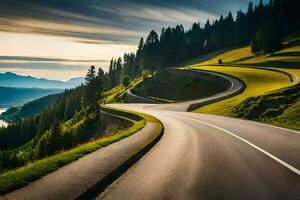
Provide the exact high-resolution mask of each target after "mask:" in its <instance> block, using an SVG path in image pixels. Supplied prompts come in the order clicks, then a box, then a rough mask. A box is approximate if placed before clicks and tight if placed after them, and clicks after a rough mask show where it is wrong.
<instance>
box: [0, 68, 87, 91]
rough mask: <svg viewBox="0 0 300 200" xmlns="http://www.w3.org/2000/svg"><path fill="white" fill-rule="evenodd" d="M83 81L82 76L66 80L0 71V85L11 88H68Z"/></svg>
mask: <svg viewBox="0 0 300 200" xmlns="http://www.w3.org/2000/svg"><path fill="white" fill-rule="evenodd" d="M83 83H84V78H83V77H74V78H71V79H69V80H68V81H65V82H64V81H59V80H50V79H46V78H36V77H33V76H22V75H18V74H15V73H12V72H5V73H0V86H2V87H12V88H41V89H70V88H74V87H76V86H79V85H81V84H83Z"/></svg>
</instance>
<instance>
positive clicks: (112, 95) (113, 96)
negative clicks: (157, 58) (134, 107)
mask: <svg viewBox="0 0 300 200" xmlns="http://www.w3.org/2000/svg"><path fill="white" fill-rule="evenodd" d="M142 80H143V79H142V78H138V79H136V80H133V81H131V82H130V84H129V86H128V88H133V87H135V86H136V85H137V84H139V83H140V82H141V81H142ZM126 90H127V88H126V87H124V86H123V85H118V86H116V87H114V88H113V89H111V90H109V91H107V92H105V93H104V94H103V101H104V102H103V103H107V104H108V103H115V102H123V100H124V98H125V93H126Z"/></svg>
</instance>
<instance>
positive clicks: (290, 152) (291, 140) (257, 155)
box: [97, 101, 300, 200]
mask: <svg viewBox="0 0 300 200" xmlns="http://www.w3.org/2000/svg"><path fill="white" fill-rule="evenodd" d="M198 102H199V101H198ZM189 103H190V102H189ZM189 103H178V104H160V105H157V104H135V103H132V104H111V105H110V106H113V107H116V108H121V109H128V110H134V111H138V112H144V113H147V114H150V115H153V116H154V117H156V118H158V119H159V120H160V121H161V122H162V123H163V124H164V127H165V134H164V135H163V137H162V138H161V140H160V142H159V143H158V144H157V145H156V146H155V147H154V148H153V149H152V150H151V151H150V152H149V153H147V154H146V155H145V156H144V157H143V158H142V159H141V160H140V161H139V162H138V163H137V164H136V165H135V166H134V167H132V168H131V169H130V170H129V171H128V172H127V173H126V174H124V175H123V176H121V177H120V178H119V179H117V180H116V181H115V182H114V183H113V184H112V185H111V186H110V187H108V188H107V189H106V191H104V192H103V193H102V194H101V195H100V196H98V198H97V199H130V200H131V199H133V200H135V199H149V200H150V199H158V200H159V199H230V200H234V199H249V200H250V199H251V200H252V199H289V200H293V199H295V200H296V199H300V170H299V169H300V156H299V155H300V132H298V131H293V130H288V129H284V128H279V127H274V126H270V125H265V124H261V123H257V122H253V121H247V120H241V119H234V118H228V117H222V116H214V115H207V114H196V113H188V112H185V111H186V109H187V105H188V104H189Z"/></svg>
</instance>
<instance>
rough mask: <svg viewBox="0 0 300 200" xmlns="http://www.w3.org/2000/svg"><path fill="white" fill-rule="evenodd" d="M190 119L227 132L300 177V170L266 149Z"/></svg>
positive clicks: (234, 135)
mask: <svg viewBox="0 0 300 200" xmlns="http://www.w3.org/2000/svg"><path fill="white" fill-rule="evenodd" d="M189 119H190V120H193V121H196V122H199V123H202V124H204V125H207V126H210V127H213V128H215V129H218V130H221V131H223V132H225V133H227V134H229V135H231V136H233V137H235V138H237V139H239V140H241V141H243V142H244V143H246V144H248V145H250V146H252V147H253V148H255V149H256V150H258V151H260V152H261V153H263V154H265V155H266V156H268V157H270V158H272V159H273V160H275V161H276V162H278V163H279V164H281V165H283V166H284V167H286V168H288V169H289V170H291V171H292V172H294V173H296V174H297V175H300V170H298V169H297V168H295V167H293V166H292V165H290V164H288V163H286V162H284V161H283V160H281V159H279V158H277V157H276V156H274V155H272V154H271V153H269V152H267V151H266V150H264V149H262V148H260V147H258V146H256V145H255V144H253V143H251V142H249V141H248V140H246V139H244V138H242V137H240V136H238V135H236V134H234V133H232V132H230V131H228V130H226V129H223V128H221V127H218V126H215V125H213V124H210V123H207V122H204V121H201V120H196V119H192V118H189Z"/></svg>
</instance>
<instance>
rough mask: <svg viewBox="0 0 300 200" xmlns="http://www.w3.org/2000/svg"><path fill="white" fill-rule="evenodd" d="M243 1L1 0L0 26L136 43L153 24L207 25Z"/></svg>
mask: <svg viewBox="0 0 300 200" xmlns="http://www.w3.org/2000/svg"><path fill="white" fill-rule="evenodd" d="M242 2H243V3H242ZM242 5H243V6H245V5H246V3H245V1H242V0H228V1H223V0H185V1H182V0H122V1H120V0H102V1H99V0H84V1H74V0H63V1H45V0H36V1H32V0H1V1H0V31H6V32H17V33H30V34H43V35H51V36H64V37H69V38H71V39H72V40H73V41H78V42H84V41H85V42H89V43H90V44H91V43H94V44H96V43H101V44H105V43H107V44H111V43H115V44H119V43H123V44H136V43H137V42H138V39H139V37H141V36H145V35H146V34H147V33H148V32H149V31H150V30H151V29H156V30H158V29H161V28H162V27H163V26H169V25H172V26H173V25H175V24H184V25H185V26H190V25H191V24H192V23H193V22H200V23H202V24H203V23H204V22H205V21H206V20H207V19H215V18H217V17H218V15H219V14H220V13H224V12H225V11H224V8H226V9H229V8H234V9H237V7H241V6H242ZM228 11H229V10H226V13H227V12H228Z"/></svg>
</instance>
